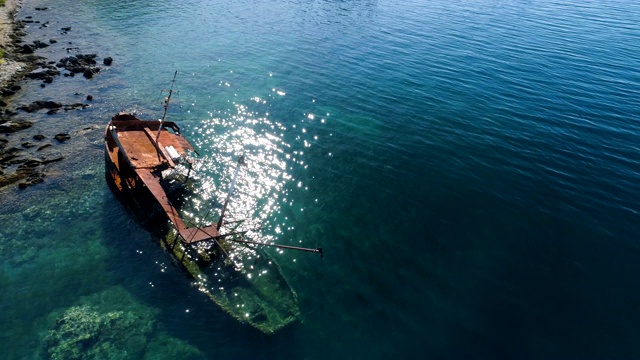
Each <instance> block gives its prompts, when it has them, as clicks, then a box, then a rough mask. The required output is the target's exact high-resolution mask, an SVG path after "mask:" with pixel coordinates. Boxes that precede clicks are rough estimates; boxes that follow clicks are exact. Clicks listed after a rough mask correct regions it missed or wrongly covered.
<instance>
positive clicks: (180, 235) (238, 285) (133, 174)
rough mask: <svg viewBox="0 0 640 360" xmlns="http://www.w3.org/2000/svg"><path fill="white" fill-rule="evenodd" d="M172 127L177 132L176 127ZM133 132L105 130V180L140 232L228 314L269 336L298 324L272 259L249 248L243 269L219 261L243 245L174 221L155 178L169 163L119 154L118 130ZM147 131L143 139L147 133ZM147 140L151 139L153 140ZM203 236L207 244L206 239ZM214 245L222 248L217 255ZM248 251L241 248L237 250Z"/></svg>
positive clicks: (292, 297)
mask: <svg viewBox="0 0 640 360" xmlns="http://www.w3.org/2000/svg"><path fill="white" fill-rule="evenodd" d="M129 116H131V115H129ZM131 117H132V116H131ZM132 118H133V119H135V120H133V121H137V123H134V125H135V124H137V125H141V126H154V125H155V126H156V128H155V129H153V128H152V130H153V132H155V131H158V122H157V121H148V122H145V121H141V120H138V119H137V118H135V117H132ZM114 119H115V117H114ZM114 124H116V125H114ZM118 126H122V129H118V128H117V127H118ZM173 126H174V127H175V128H176V129H177V126H175V124H173ZM134 128H135V127H132V125H130V124H127V123H123V124H120V123H116V122H114V121H113V120H112V121H111V122H110V123H109V125H108V126H107V130H106V132H105V177H106V181H107V184H108V185H109V188H110V189H111V191H112V192H113V193H114V194H115V195H116V196H117V197H118V199H119V200H120V201H121V202H122V203H123V204H124V205H125V206H126V207H127V208H128V209H129V210H130V211H131V212H132V213H133V215H134V216H135V217H136V219H137V220H138V221H139V222H140V223H141V225H142V226H143V227H145V228H146V229H147V230H149V231H151V232H153V233H155V234H156V235H158V236H159V237H160V238H161V239H162V241H161V245H162V246H163V247H164V248H165V249H166V250H167V251H169V252H170V253H171V254H172V256H173V258H174V259H175V261H176V262H178V263H180V265H181V266H182V267H183V268H184V269H185V270H186V271H187V272H188V273H189V274H190V276H192V277H193V278H194V279H195V282H194V284H195V285H196V286H197V288H198V290H199V291H201V292H203V293H204V294H205V295H206V296H207V297H209V298H210V299H211V300H212V301H213V302H214V303H216V304H217V305H218V306H220V307H221V308H222V309H223V310H224V311H226V312H227V313H228V314H229V315H231V316H232V317H234V318H235V319H237V320H238V321H240V322H243V323H246V324H249V325H251V326H253V327H255V328H256V329H259V330H260V331H262V332H265V333H267V334H271V333H274V332H275V331H277V330H278V329H281V328H283V327H284V326H286V325H288V324H290V323H292V322H294V321H296V320H297V318H298V317H299V315H300V310H299V308H298V304H297V297H296V294H295V292H294V291H293V289H291V287H290V286H289V284H288V283H287V281H286V280H285V278H284V277H283V276H282V274H281V272H280V269H279V267H278V265H277V264H276V263H275V261H274V260H273V259H271V258H270V257H269V256H268V255H267V254H266V253H264V252H260V251H258V250H256V249H250V250H249V253H250V254H251V255H250V256H249V258H248V260H249V261H251V264H250V265H247V266H244V265H243V261H245V260H247V259H242V258H240V259H234V260H231V259H229V258H227V257H224V256H222V254H223V253H227V254H228V253H234V252H235V251H234V248H235V247H239V246H240V247H243V246H242V245H237V244H235V243H233V242H231V241H225V240H224V237H222V236H219V234H218V233H217V229H215V228H214V227H204V228H187V227H186V226H185V225H184V223H183V222H182V220H181V219H180V218H178V217H177V215H176V213H178V212H179V211H178V207H179V204H174V203H172V202H171V199H170V196H169V195H168V194H165V193H164V191H163V190H162V188H161V186H160V175H159V173H160V171H162V170H163V169H164V170H166V168H167V164H165V163H164V162H163V161H161V160H162V159H161V158H160V156H159V155H158V159H160V160H156V159H153V158H149V159H143V157H142V156H141V155H140V154H137V153H134V152H133V151H131V152H129V153H127V152H126V150H123V148H125V149H126V148H127V146H128V144H126V143H124V141H123V140H127V135H126V134H122V133H118V131H119V130H120V131H122V132H125V131H134V130H132V129H134ZM135 131H138V130H135ZM145 131H146V130H145ZM146 132H147V135H148V134H149V133H151V131H146ZM160 132H162V136H159V137H158V138H160V139H161V140H163V143H169V142H170V141H172V140H173V139H171V138H170V137H169V136H170V135H172V134H168V133H164V130H162V129H160V131H158V133H159V134H160ZM177 136H180V135H179V134H178V135H177ZM147 137H148V138H149V139H150V140H153V138H152V137H151V136H147ZM119 138H120V140H118V139H119ZM178 140H179V141H180V143H179V144H186V145H184V146H185V147H187V146H189V147H190V144H188V142H186V140H184V139H178ZM176 141H177V140H176ZM136 146H137V145H136ZM176 147H177V145H176ZM129 148H132V146H129ZM174 151H175V149H174ZM154 156H156V155H155V154H154ZM140 159H143V160H144V161H146V162H142V161H140ZM155 162H157V163H158V164H157V165H154V166H157V167H158V168H153V166H151V167H143V166H146V165H147V164H149V163H152V165H153V164H155ZM160 191H162V193H160ZM207 236H208V237H210V239H206V238H205V237H207ZM216 236H219V237H216ZM186 239H190V240H191V241H187V240H186ZM194 239H195V240H194ZM201 240H202V241H201ZM206 240H210V241H206ZM218 246H224V247H225V248H226V249H225V250H221V249H220V248H219V247H218ZM246 250H247V249H246V248H243V249H242V250H241V251H246ZM258 269H259V270H258Z"/></svg>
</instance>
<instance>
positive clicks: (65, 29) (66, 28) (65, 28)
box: [60, 26, 71, 31]
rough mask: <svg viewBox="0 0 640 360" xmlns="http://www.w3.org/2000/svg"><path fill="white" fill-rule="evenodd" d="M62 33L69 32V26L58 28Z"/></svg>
mask: <svg viewBox="0 0 640 360" xmlns="http://www.w3.org/2000/svg"><path fill="white" fill-rule="evenodd" d="M60 30H62V31H71V26H67V27H63V28H60Z"/></svg>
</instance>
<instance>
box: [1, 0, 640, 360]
mask: <svg viewBox="0 0 640 360" xmlns="http://www.w3.org/2000/svg"><path fill="white" fill-rule="evenodd" d="M43 3H44V2H41V1H36V0H25V1H24V6H23V9H22V10H21V11H20V13H19V14H18V18H19V19H22V18H24V17H26V16H33V18H34V20H39V21H41V23H42V22H45V21H49V23H48V27H42V28H41V27H40V24H41V23H40V24H37V23H36V24H30V25H29V26H28V29H27V31H28V36H27V40H29V41H31V40H35V39H38V40H47V39H49V38H56V39H57V40H59V41H58V43H57V45H55V46H53V45H52V46H50V47H48V48H46V49H41V50H39V54H41V55H43V56H47V57H49V58H50V59H53V60H58V59H60V58H62V57H64V56H67V55H68V54H69V53H71V54H74V53H77V52H80V53H97V54H98V55H99V58H102V57H105V56H112V57H113V58H114V64H113V65H112V66H111V67H108V68H106V67H105V68H104V69H103V71H102V72H101V73H100V74H99V75H98V76H97V77H96V78H94V79H92V80H86V79H83V78H80V77H75V78H67V77H59V78H57V79H56V80H55V81H54V83H53V84H51V85H48V86H47V87H46V88H44V89H41V88H40V86H39V84H37V83H32V84H30V85H28V86H26V89H25V93H24V95H22V97H21V98H20V100H19V101H20V102H24V103H28V102H30V101H32V100H35V99H41V98H42V97H46V98H53V99H56V100H57V101H61V102H65V103H72V102H77V101H83V99H84V97H85V96H86V95H87V94H92V95H94V97H95V100H94V101H93V102H92V107H91V108H89V109H86V110H82V111H75V112H67V113H63V114H58V115H54V116H46V115H36V116H35V119H36V120H37V125H36V126H34V128H36V127H37V131H40V132H42V133H45V134H47V135H49V134H54V133H56V132H59V131H68V132H70V133H71V134H72V139H71V140H70V141H69V142H67V143H65V144H62V145H56V147H55V148H54V149H53V150H55V151H60V152H63V153H65V154H69V155H68V159H67V160H66V161H65V162H63V163H60V164H54V165H51V168H50V169H49V172H50V174H49V176H47V178H46V181H45V183H43V184H40V185H38V186H35V187H32V188H29V189H27V190H25V191H23V192H20V193H18V192H17V191H14V190H9V191H7V192H5V193H4V194H2V205H1V206H0V217H2V223H3V224H5V226H3V227H2V229H0V239H2V245H0V246H2V251H1V252H0V257H1V258H2V261H1V262H0V263H1V264H2V267H1V268H0V286H1V287H2V293H3V295H2V297H1V300H0V301H1V304H2V305H3V306H2V308H3V312H2V313H0V314H1V315H0V320H1V321H0V323H2V324H4V325H5V326H3V330H2V331H1V332H0V347H1V348H3V349H5V352H6V354H7V358H16V359H17V358H32V357H36V358H38V357H46V356H45V350H44V349H45V346H46V344H47V341H49V342H50V341H51V337H50V336H49V337H48V338H47V336H48V335H47V334H48V333H49V331H50V330H51V329H54V327H55V324H56V319H60V318H61V316H62V315H63V314H65V311H68V310H69V309H71V308H73V307H76V306H82V305H85V304H87V303H100V301H97V300H95V299H96V298H100V299H104V300H103V301H102V302H103V303H105V304H106V305H104V306H105V307H104V308H96V309H97V310H95V311H97V312H98V313H99V312H100V311H103V312H104V313H108V312H117V311H122V312H123V313H124V314H125V315H123V316H124V318H126V319H131V318H135V317H136V316H137V317H138V318H139V319H141V320H140V321H139V323H133V325H131V326H132V328H134V329H143V330H140V332H141V333H143V334H144V338H143V340H142V343H140V342H134V341H131V342H125V343H118V341H124V339H123V337H124V336H121V337H120V338H118V334H119V333H118V332H117V331H115V330H114V331H113V332H112V333H109V334H111V335H109V336H113V339H112V343H117V344H118V346H119V350H121V349H122V348H125V349H127V348H129V349H130V352H131V354H136V355H131V354H130V355H129V356H130V357H132V358H137V357H139V356H140V354H142V353H144V354H146V356H147V357H148V358H159V357H161V356H162V354H164V356H167V357H168V356H170V355H173V356H175V357H178V358H188V357H190V356H191V357H194V358H198V357H200V358H203V357H204V358H231V357H234V358H239V359H244V358H246V359H256V358H265V359H276V358H304V359H325V358H330V357H336V356H339V357H341V358H391V357H394V358H395V357H398V358H399V357H404V358H421V359H423V358H446V359H468V358H475V359H482V358H486V359H496V358H513V359H527V358H557V359H565V358H568V359H573V358H603V357H607V358H609V357H614V358H635V357H637V356H638V355H639V354H640V346H639V345H638V343H637V341H636V336H635V335H636V334H637V332H638V329H640V317H639V316H638V315H637V312H636V311H635V305H636V304H637V303H638V301H639V300H640V281H638V278H640V277H639V276H638V275H640V274H639V273H640V265H638V264H640V262H639V261H638V260H640V248H639V245H640V243H639V242H638V233H640V228H639V226H638V224H639V222H638V213H639V211H640V206H639V205H638V200H640V196H639V194H640V192H639V191H640V188H639V187H640V186H639V185H638V184H640V181H639V180H640V162H639V160H638V159H640V154H639V148H638V143H639V141H638V140H640V136H639V134H640V122H639V121H640V112H639V111H638V109H637V102H638V94H640V71H639V70H638V69H640V57H638V56H637V55H636V54H638V53H640V40H638V39H640V26H639V25H638V24H637V21H636V19H637V18H638V16H639V15H640V6H638V5H637V4H636V3H634V2H630V1H623V0H616V1H611V2H607V3H606V4H604V3H601V2H597V1H580V2H577V1H573V0H568V1H553V0H542V1H536V2H520V1H493V0H484V1H480V2H478V1H466V0H461V1H454V2H451V1H432V2H427V3H425V2H420V1H405V2H395V1H386V0H385V1H368V0H360V1H342V2H336V1H303V2H301V1H285V2H275V1H269V0H266V1H258V2H247V1H240V0H236V1H231V2H219V1H211V2H202V1H194V0H192V1H182V2H165V1H160V2H152V3H149V2H146V1H128V2H126V4H123V3H122V2H119V1H104V0H103V1H84V2H72V1H67V0H61V1H57V2H56V3H55V4H49V3H47V4H43ZM36 6H48V7H49V8H50V9H49V10H47V11H35V10H34V8H35V7H36ZM66 26H71V27H72V30H71V31H69V32H68V33H67V34H64V33H63V32H62V31H61V30H60V28H62V27H66ZM69 41H71V42H72V44H69V43H68V42H69ZM76 47H77V48H78V49H71V50H70V51H69V52H68V51H67V50H66V48H76ZM175 70H178V77H177V81H176V83H175V88H174V89H175V90H177V93H176V94H175V95H174V97H173V101H172V106H171V108H170V112H169V117H170V118H171V119H173V120H175V121H177V122H178V123H179V124H180V126H181V127H182V128H183V130H184V133H185V134H186V135H187V136H188V137H189V138H190V139H191V140H192V141H193V142H194V144H195V145H196V147H197V148H198V150H199V152H200V153H201V158H202V160H201V161H200V163H199V169H200V170H201V172H202V173H203V177H204V183H205V186H204V187H203V189H202V193H201V194H200V199H199V201H200V203H199V204H200V205H199V206H200V207H201V208H202V209H206V208H207V206H208V205H207V204H211V203H212V202H215V201H219V199H221V197H222V196H224V193H225V191H226V188H227V186H228V184H229V182H230V179H231V175H232V166H233V164H234V162H235V160H236V159H237V157H238V156H239V155H240V154H245V155H246V156H247V158H248V160H249V161H248V162H249V165H248V167H247V168H246V170H244V171H243V173H242V176H241V180H240V183H239V191H238V193H239V195H238V197H237V199H236V200H235V201H234V203H232V209H231V214H232V215H233V216H236V217H242V216H251V217H254V218H258V219H260V220H261V221H262V223H263V224H264V226H265V229H264V231H263V232H262V233H261V235H260V236H261V237H263V238H264V239H267V240H275V241H277V242H279V243H282V244H290V245H300V246H308V247H316V246H322V247H323V248H324V249H325V257H324V259H319V258H317V257H316V256H312V255H309V254H301V253H294V252H286V251H285V252H282V253H280V252H275V251H273V252H271V254H272V255H273V256H274V257H275V258H276V259H277V261H278V263H279V264H280V267H281V268H282V271H283V273H284V275H285V276H286V277H287V279H288V281H289V282H290V284H291V286H292V287H293V288H294V289H295V291H296V293H297V294H298V299H299V305H300V309H301V313H302V315H301V321H300V322H299V323H297V324H295V325H293V326H291V327H289V328H287V329H285V330H283V331H281V332H279V333H277V334H276V335H273V336H266V335H263V334H261V333H259V332H257V331H256V330H254V329H252V328H250V327H248V326H246V325H242V324H240V323H238V322H236V321H235V320H233V319H231V318H230V317H229V316H228V315H226V314H225V313H224V312H223V311H221V310H220V309H218V308H216V307H215V306H214V305H213V304H212V303H211V302H210V301H209V300H208V299H207V298H206V297H204V296H203V295H202V294H201V293H199V292H198V291H196V289H195V288H194V287H192V286H191V285H190V280H189V279H188V278H187V277H186V276H185V274H184V272H182V271H181V270H180V269H178V268H176V267H175V266H173V264H172V261H171V258H170V257H169V255H168V254H166V253H165V252H163V251H162V250H161V249H160V248H159V247H158V246H157V239H156V238H154V236H153V235H151V234H149V233H147V232H146V231H145V230H143V229H141V228H140V227H139V225H138V224H136V223H135V222H134V221H133V220H132V219H131V218H130V216H129V214H128V213H127V212H126V211H125V210H124V209H123V207H122V206H121V205H120V203H119V202H118V201H117V200H116V199H115V198H114V197H113V196H112V195H111V193H110V192H109V190H108V188H107V186H106V184H105V182H104V179H103V173H102V171H103V169H102V167H103V155H102V148H101V141H102V133H101V131H102V126H103V125H104V124H105V123H106V122H107V121H108V119H109V118H110V116H112V115H113V114H114V113H116V112H118V111H121V110H127V111H136V112H137V113H139V114H141V115H143V116H148V117H151V118H153V117H159V116H161V111H162V108H161V102H162V99H163V97H164V96H166V93H161V90H162V89H167V88H169V86H170V85H171V78H172V77H173V73H174V71H175ZM30 131H36V129H33V130H30ZM20 136H23V137H25V138H28V137H30V136H31V134H30V133H24V134H23V135H20ZM196 200H198V199H196ZM7 225H10V226H7ZM123 294H127V295H123ZM96 306H97V305H96ZM67 314H74V313H67ZM89 314H92V313H91V312H89ZM94 321H95V323H99V321H100V319H99V318H97V319H94ZM127 329H128V328H127ZM120 330H121V329H120ZM106 332H107V331H106V330H105V333H106ZM114 333H115V334H116V335H113V334H114ZM105 336H106V335H105ZM47 339H48V340H47ZM118 339H120V340H118ZM162 343H164V344H171V346H165V347H162V346H160V345H158V344H162ZM169 348H171V350H169ZM105 351H108V350H105ZM172 351H173V352H174V353H172ZM112 355H113V356H114V357H118V356H122V353H121V352H116V351H115V350H114V353H113V354H112Z"/></svg>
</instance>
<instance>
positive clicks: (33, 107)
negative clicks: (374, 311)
mask: <svg viewBox="0 0 640 360" xmlns="http://www.w3.org/2000/svg"><path fill="white" fill-rule="evenodd" d="M61 107H62V104H61V103H59V102H55V101H34V102H32V103H31V104H29V105H23V106H20V107H18V110H23V111H26V112H28V113H32V112H34V111H38V110H40V109H59V108H61Z"/></svg>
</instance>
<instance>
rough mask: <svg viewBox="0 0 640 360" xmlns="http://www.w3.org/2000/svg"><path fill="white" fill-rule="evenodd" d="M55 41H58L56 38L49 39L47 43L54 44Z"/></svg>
mask: <svg viewBox="0 0 640 360" xmlns="http://www.w3.org/2000/svg"><path fill="white" fill-rule="evenodd" d="M57 42H58V40H56V39H49V44H55V43H57Z"/></svg>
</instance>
